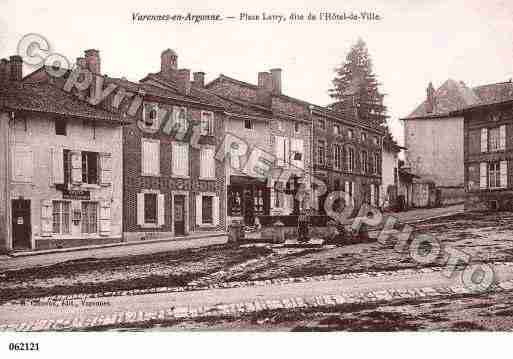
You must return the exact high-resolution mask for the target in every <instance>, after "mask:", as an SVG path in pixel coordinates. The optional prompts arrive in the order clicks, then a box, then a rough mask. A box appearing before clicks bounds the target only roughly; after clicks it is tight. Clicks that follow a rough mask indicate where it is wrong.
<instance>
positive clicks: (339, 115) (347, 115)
mask: <svg viewBox="0 0 513 359" xmlns="http://www.w3.org/2000/svg"><path fill="white" fill-rule="evenodd" d="M221 80H226V81H229V82H233V83H235V84H238V85H241V86H245V87H248V88H251V89H257V88H258V86H256V85H254V84H251V83H249V82H244V81H240V80H237V79H234V78H233V77H230V76H226V75H224V74H221V75H219V77H217V78H216V79H214V80H213V81H211V82H210V83H208V84H207V85H206V87H207V88H208V87H210V86H211V85H213V84H215V83H216V82H218V81H221ZM273 96H277V97H280V98H282V99H285V100H288V101H292V102H296V103H300V104H302V105H305V106H311V107H312V109H313V110H314V111H316V112H318V113H320V114H321V115H323V116H328V117H332V118H335V119H339V120H340V121H342V122H350V123H353V124H355V125H357V126H362V127H367V128H373V129H374V130H376V129H377V130H380V129H379V128H377V127H375V126H371V125H369V124H366V123H361V122H358V121H356V119H355V117H354V114H353V113H351V112H347V111H344V112H342V111H335V110H333V109H331V108H329V107H326V106H320V105H315V104H312V103H310V102H308V101H304V100H300V99H297V98H295V97H291V96H288V95H285V94H274V95H273ZM247 103H248V104H253V103H251V102H247ZM253 105H254V104H253ZM285 115H288V116H295V115H296V114H294V113H288V114H285Z"/></svg>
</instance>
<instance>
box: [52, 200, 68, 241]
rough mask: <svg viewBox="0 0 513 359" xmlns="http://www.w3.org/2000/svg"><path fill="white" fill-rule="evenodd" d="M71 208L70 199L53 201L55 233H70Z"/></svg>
mask: <svg viewBox="0 0 513 359" xmlns="http://www.w3.org/2000/svg"><path fill="white" fill-rule="evenodd" d="M70 208H71V203H70V202H68V201H53V230H52V232H53V233H55V234H69V233H70V228H69V220H70Z"/></svg>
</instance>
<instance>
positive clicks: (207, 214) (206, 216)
mask: <svg viewBox="0 0 513 359" xmlns="http://www.w3.org/2000/svg"><path fill="white" fill-rule="evenodd" d="M213 202H214V198H213V197H212V196H202V197H201V222H202V223H203V224H213V223H214V206H213Z"/></svg>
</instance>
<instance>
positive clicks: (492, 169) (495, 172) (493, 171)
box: [488, 162, 501, 188]
mask: <svg viewBox="0 0 513 359" xmlns="http://www.w3.org/2000/svg"><path fill="white" fill-rule="evenodd" d="M488 186H489V187H490V188H499V187H500V186H501V170H500V163H499V162H490V163H489V164H488Z"/></svg>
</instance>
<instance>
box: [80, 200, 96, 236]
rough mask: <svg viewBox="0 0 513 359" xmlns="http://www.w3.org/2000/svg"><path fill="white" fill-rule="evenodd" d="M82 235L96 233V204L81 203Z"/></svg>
mask: <svg viewBox="0 0 513 359" xmlns="http://www.w3.org/2000/svg"><path fill="white" fill-rule="evenodd" d="M82 233H84V234H95V233H98V203H97V202H82Z"/></svg>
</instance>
